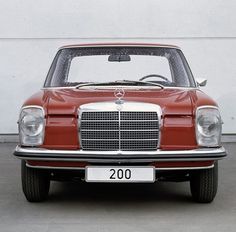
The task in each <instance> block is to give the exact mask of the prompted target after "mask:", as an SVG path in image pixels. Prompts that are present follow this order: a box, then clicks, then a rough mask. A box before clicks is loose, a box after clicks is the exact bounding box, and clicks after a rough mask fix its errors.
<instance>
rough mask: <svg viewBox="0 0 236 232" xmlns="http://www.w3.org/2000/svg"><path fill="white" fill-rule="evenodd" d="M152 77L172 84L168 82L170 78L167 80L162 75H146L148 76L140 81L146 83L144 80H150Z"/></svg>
mask: <svg viewBox="0 0 236 232" xmlns="http://www.w3.org/2000/svg"><path fill="white" fill-rule="evenodd" d="M150 77H157V78H160V79H162V80H164V81H166V82H170V81H169V80H168V78H166V77H164V76H162V75H159V74H149V75H146V76H144V77H141V78H140V79H139V80H140V81H144V80H146V79H148V78H150Z"/></svg>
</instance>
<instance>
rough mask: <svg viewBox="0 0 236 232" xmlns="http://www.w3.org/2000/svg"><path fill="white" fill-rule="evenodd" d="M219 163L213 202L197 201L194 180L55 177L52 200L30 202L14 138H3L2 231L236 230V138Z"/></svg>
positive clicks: (0, 178)
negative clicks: (132, 181)
mask: <svg viewBox="0 0 236 232" xmlns="http://www.w3.org/2000/svg"><path fill="white" fill-rule="evenodd" d="M224 145H225V147H226V149H227V151H228V153H229V157H228V158H227V159H225V160H222V161H221V162H220V163H219V176H220V179H219V189H218V194H217V197H216V198H215V201H214V202H213V203H211V204H197V203H194V202H192V201H191V197H190V192H189V184H188V183H157V184H135V185H132V184H128V185H127V184H122V185H121V184H114V185H110V184H86V183H84V184H76V183H58V182H53V183H52V185H51V189H50V197H49V200H48V201H47V202H44V203H37V204H35V203H34V204H32V203H28V202H27V201H26V200H25V198H24V196H23V194H22V191H21V179H20V161H19V160H17V159H16V158H14V157H13V156H12V152H13V149H14V147H15V144H14V143H9V144H6V143H0V232H8V231H17V232H21V231H22V232H28V231H40V232H45V231H58V232H60V231H63V232H64V231H83V232H87V231H97V232H99V231H107V232H108V231H109V232H118V231H119V232H120V231H122V232H123V231H137V232H139V231H168V232H171V231H175V232H176V231H181V232H184V231H191V232H195V231H198V232H199V231H214V232H215V231H227V232H230V231H236V154H235V152H234V151H235V149H236V144H233V143H228V144H224Z"/></svg>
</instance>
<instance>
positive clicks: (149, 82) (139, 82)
mask: <svg viewBox="0 0 236 232" xmlns="http://www.w3.org/2000/svg"><path fill="white" fill-rule="evenodd" d="M122 81H123V82H126V83H134V84H144V85H147V84H148V85H154V86H158V87H160V88H162V89H164V86H163V85H161V84H158V83H154V82H151V81H132V80H122Z"/></svg>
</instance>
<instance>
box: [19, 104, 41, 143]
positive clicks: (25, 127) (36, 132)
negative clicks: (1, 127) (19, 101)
mask: <svg viewBox="0 0 236 232" xmlns="http://www.w3.org/2000/svg"><path fill="white" fill-rule="evenodd" d="M19 134H20V140H21V144H22V145H26V146H35V145H41V144H42V143H43V137H44V112H43V109H42V108H41V107H33V106H32V107H27V108H23V109H22V111H21V114H20V119H19Z"/></svg>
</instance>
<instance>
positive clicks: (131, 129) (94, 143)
mask: <svg viewBox="0 0 236 232" xmlns="http://www.w3.org/2000/svg"><path fill="white" fill-rule="evenodd" d="M79 124H80V128H79V130H80V144H81V146H82V149H83V150H93V151H118V150H121V151H151V150H156V149H157V147H158V141H159V119H158V114H157V112H142V111H141V112H139V111H137V112H136V111H104V112H100V111H84V112H82V113H81V115H80V123H79Z"/></svg>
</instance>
